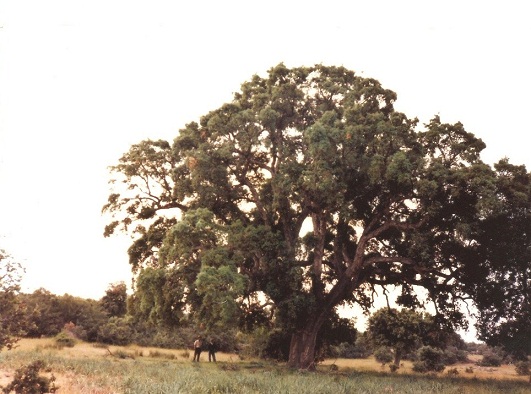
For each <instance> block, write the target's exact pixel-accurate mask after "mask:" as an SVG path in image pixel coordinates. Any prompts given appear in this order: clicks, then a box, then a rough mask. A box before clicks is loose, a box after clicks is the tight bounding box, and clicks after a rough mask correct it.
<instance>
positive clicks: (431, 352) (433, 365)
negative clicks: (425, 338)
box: [413, 346, 444, 373]
mask: <svg viewBox="0 0 531 394" xmlns="http://www.w3.org/2000/svg"><path fill="white" fill-rule="evenodd" d="M417 355H418V361H415V362H414V363H413V371H415V372H422V373H424V372H441V371H442V370H443V369H444V361H443V360H444V352H443V351H442V350H440V349H437V348H434V347H431V346H423V347H421V348H420V349H419V350H418V351H417Z"/></svg>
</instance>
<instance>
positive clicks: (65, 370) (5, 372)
mask: <svg viewBox="0 0 531 394" xmlns="http://www.w3.org/2000/svg"><path fill="white" fill-rule="evenodd" d="M191 357H192V354H191V352H188V351H183V350H167V349H157V348H140V347H136V346H128V347H114V346H111V347H109V348H105V347H95V346H94V345H93V344H88V343H83V342H79V343H78V344H76V346H74V347H73V348H62V349H57V348H55V347H54V346H53V341H52V340H50V339H33V340H29V339H26V340H22V341H21V342H20V346H19V347H18V348H17V349H15V350H12V351H6V350H4V351H2V352H1V353H0V385H2V386H5V385H7V384H8V383H9V382H10V381H11V380H12V379H13V376H14V372H15V370H16V369H18V368H20V367H22V366H24V365H27V364H29V363H30V362H32V361H35V360H42V361H44V362H45V363H46V365H47V366H48V370H47V371H45V372H43V375H47V376H50V375H51V374H53V375H54V376H55V377H56V378H57V380H56V385H57V386H59V390H58V391H57V392H58V393H61V394H63V393H65V394H66V393H68V394H70V393H73V394H76V393H80V394H82V393H91V394H110V393H146V394H147V393H149V394H154V393H187V394H188V393H191V394H194V393H197V394H199V393H201V394H202V393H210V394H214V393H231V394H232V393H235V394H238V393H241V394H248V393H316V394H317V393H319V394H327V393H334V394H340V393H345V394H346V393H422V394H428V393H442V394H446V393H452V394H457V393H463V394H469V393H471V394H483V393H485V394H490V393H504V394H505V393H516V394H524V393H525V394H528V393H531V385H530V384H529V383H527V378H526V377H523V376H518V375H517V374H516V373H515V371H514V367H512V366H502V367H499V368H480V367H476V366H475V365H474V364H469V365H467V364H459V365H455V366H452V368H454V367H455V368H457V370H458V372H459V374H458V375H457V376H454V377H449V376H448V375H447V374H446V373H444V372H443V373H441V374H438V375H429V376H424V375H420V374H415V373H413V372H412V371H411V364H410V363H408V362H405V363H404V365H403V366H402V367H401V368H400V370H399V371H398V372H396V373H390V372H389V370H388V368H384V369H382V367H381V366H380V365H379V364H378V363H376V362H375V361H374V360H373V359H372V358H369V359H361V360H347V359H337V360H326V361H325V362H323V363H322V364H320V365H319V366H318V368H317V371H316V372H301V371H292V370H289V369H287V368H286V367H285V366H283V365H280V364H275V363H266V362H263V361H260V360H240V358H239V357H238V356H237V355H234V354H225V353H218V354H217V359H218V362H217V363H215V364H214V363H209V362H208V357H207V355H206V354H203V355H202V356H201V358H202V360H201V362H200V363H192V362H191ZM470 367H472V368H473V372H471V373H470V372H469V373H467V372H465V369H466V368H470Z"/></svg>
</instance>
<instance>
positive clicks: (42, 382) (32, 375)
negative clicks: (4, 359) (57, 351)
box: [3, 360, 58, 394]
mask: <svg viewBox="0 0 531 394" xmlns="http://www.w3.org/2000/svg"><path fill="white" fill-rule="evenodd" d="M42 368H44V362H43V361H41V360H37V361H34V362H32V363H31V364H29V365H27V366H25V367H22V368H20V369H17V370H16V372H15V377H14V378H13V381H12V382H11V383H10V384H8V385H7V386H6V387H4V388H3V392H4V393H5V394H8V393H11V392H12V391H14V392H15V393H17V394H19V393H22V394H41V393H55V392H56V391H57V389H58V387H56V386H55V376H53V374H52V375H51V377H49V378H48V377H46V376H42V375H39V371H40V370H41V369H42Z"/></svg>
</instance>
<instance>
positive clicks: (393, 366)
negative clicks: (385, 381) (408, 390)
mask: <svg viewBox="0 0 531 394" xmlns="http://www.w3.org/2000/svg"><path fill="white" fill-rule="evenodd" d="M398 368H400V367H399V366H398V365H396V364H389V370H390V371H391V372H396V371H398Z"/></svg>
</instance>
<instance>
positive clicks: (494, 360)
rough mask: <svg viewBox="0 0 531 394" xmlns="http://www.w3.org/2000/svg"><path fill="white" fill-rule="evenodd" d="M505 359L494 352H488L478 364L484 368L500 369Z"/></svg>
mask: <svg viewBox="0 0 531 394" xmlns="http://www.w3.org/2000/svg"><path fill="white" fill-rule="evenodd" d="M502 361H503V358H502V356H500V355H499V354H496V353H494V352H493V351H486V352H485V353H483V358H482V359H481V360H480V361H479V362H478V365H480V366H482V367H499V366H500V365H501V364H502Z"/></svg>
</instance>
